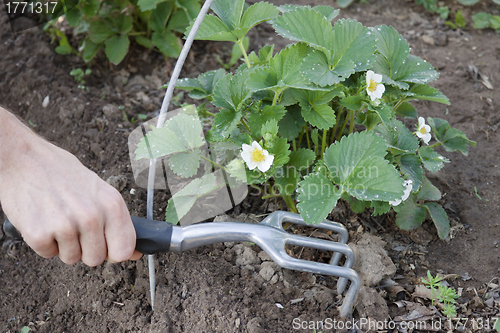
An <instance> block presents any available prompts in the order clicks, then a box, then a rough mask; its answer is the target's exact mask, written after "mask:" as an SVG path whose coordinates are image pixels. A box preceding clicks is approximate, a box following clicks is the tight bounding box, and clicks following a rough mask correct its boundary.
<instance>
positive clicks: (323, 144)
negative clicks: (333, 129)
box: [320, 129, 328, 158]
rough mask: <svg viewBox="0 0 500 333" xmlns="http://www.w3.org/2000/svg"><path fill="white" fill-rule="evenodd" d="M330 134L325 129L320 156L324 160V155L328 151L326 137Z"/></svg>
mask: <svg viewBox="0 0 500 333" xmlns="http://www.w3.org/2000/svg"><path fill="white" fill-rule="evenodd" d="M327 134H328V130H326V129H324V130H323V140H322V142H321V155H320V158H323V154H324V152H325V149H326V136H327Z"/></svg>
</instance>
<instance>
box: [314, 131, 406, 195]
mask: <svg viewBox="0 0 500 333" xmlns="http://www.w3.org/2000/svg"><path fill="white" fill-rule="evenodd" d="M386 153H387V151H386V144H385V141H384V139H382V138H381V137H379V136H377V135H375V134H373V133H370V132H358V133H353V134H350V135H349V136H347V137H343V138H342V140H341V141H340V142H337V143H336V144H333V145H331V146H330V147H329V148H327V149H326V151H325V153H324V162H325V165H326V166H327V168H328V170H329V171H330V173H331V176H332V178H333V180H334V182H335V183H336V184H338V185H342V188H343V189H344V190H345V191H346V192H347V193H349V194H350V195H352V196H354V197H356V198H357V199H359V200H363V201H367V200H379V201H390V200H395V199H396V198H401V197H402V196H403V191H404V187H403V181H402V179H401V177H400V176H399V172H398V171H397V170H396V169H395V168H394V166H393V165H390V164H389V162H388V161H387V160H385V159H384V156H385V155H386Z"/></svg>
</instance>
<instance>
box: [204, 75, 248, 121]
mask: <svg viewBox="0 0 500 333" xmlns="http://www.w3.org/2000/svg"><path fill="white" fill-rule="evenodd" d="M247 78H248V75H247V73H246V72H243V73H239V74H235V75H232V74H227V75H225V76H224V77H223V78H221V79H220V80H219V82H217V84H216V85H215V88H214V101H213V102H212V103H213V104H214V105H215V106H217V107H219V108H224V109H227V110H231V111H234V112H237V111H238V110H239V108H240V106H241V105H242V103H243V102H244V101H245V100H246V99H248V98H250V96H251V94H252V93H251V91H250V89H249V88H248V85H247V84H245V83H246V80H247Z"/></svg>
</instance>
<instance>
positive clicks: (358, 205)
mask: <svg viewBox="0 0 500 333" xmlns="http://www.w3.org/2000/svg"><path fill="white" fill-rule="evenodd" d="M342 198H343V199H344V198H345V200H346V201H347V202H348V203H349V207H351V209H352V211H353V212H355V213H356V214H361V213H363V212H364V211H365V210H366V208H368V207H370V201H362V200H358V199H356V198H355V197H352V196H350V195H346V194H344V195H343V196H342Z"/></svg>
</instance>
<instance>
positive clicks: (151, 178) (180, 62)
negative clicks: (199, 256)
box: [147, 0, 213, 310]
mask: <svg viewBox="0 0 500 333" xmlns="http://www.w3.org/2000/svg"><path fill="white" fill-rule="evenodd" d="M212 2H213V0H206V1H205V3H204V4H203V7H202V8H201V10H200V13H199V14H198V17H197V18H196V20H195V21H194V23H193V27H192V28H191V31H190V32H189V35H188V37H187V38H186V42H185V43H184V46H183V48H182V51H181V53H180V55H179V58H178V59H177V62H176V64H175V67H174V71H173V72H172V77H171V78H170V82H169V84H168V88H167V91H166V92H165V97H164V98H163V103H162V105H161V109H160V116H159V117H158V123H157V124H156V127H158V128H159V127H163V124H164V123H165V119H166V115H167V110H168V107H169V105H170V101H171V100H172V95H173V93H174V88H175V84H176V83H177V79H178V78H179V75H180V73H181V69H182V66H184V62H185V61H186V58H187V55H188V53H189V50H190V49H191V45H192V44H193V41H194V37H195V36H196V33H197V32H198V29H199V28H200V25H201V23H202V22H203V19H204V18H205V16H206V15H207V12H208V10H209V9H210V6H211V5H212ZM155 176H156V159H155V158H154V159H153V158H151V159H150V161H149V173H148V192H147V218H148V219H153V197H154V184H155ZM148 268H149V288H150V296H151V309H153V310H154V304H155V289H156V275H155V259H154V255H153V254H150V255H148Z"/></svg>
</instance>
